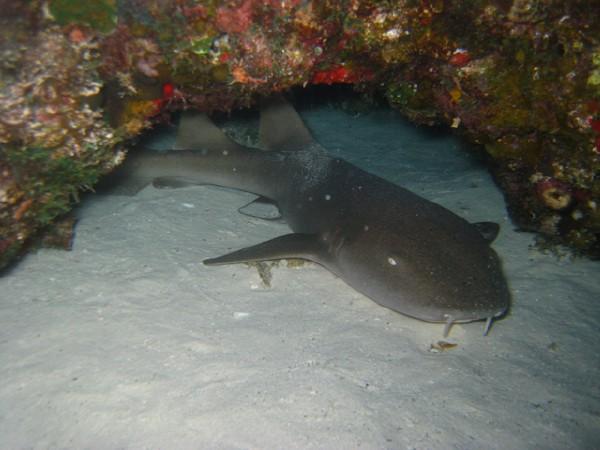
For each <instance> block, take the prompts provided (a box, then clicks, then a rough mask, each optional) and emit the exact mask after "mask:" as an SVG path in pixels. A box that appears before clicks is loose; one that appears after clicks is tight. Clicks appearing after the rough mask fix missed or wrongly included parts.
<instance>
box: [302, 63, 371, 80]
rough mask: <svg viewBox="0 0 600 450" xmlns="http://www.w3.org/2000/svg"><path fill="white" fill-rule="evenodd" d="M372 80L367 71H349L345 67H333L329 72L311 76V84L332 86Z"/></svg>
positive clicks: (369, 72)
mask: <svg viewBox="0 0 600 450" xmlns="http://www.w3.org/2000/svg"><path fill="white" fill-rule="evenodd" d="M373 78H374V74H373V72H372V71H370V70H368V69H350V68H348V67H346V66H342V65H340V66H335V67H333V68H331V69H329V70H325V71H322V72H317V73H315V74H314V75H313V78H312V80H311V83H313V84H333V83H349V84H352V83H358V82H359V81H368V80H372V79H373Z"/></svg>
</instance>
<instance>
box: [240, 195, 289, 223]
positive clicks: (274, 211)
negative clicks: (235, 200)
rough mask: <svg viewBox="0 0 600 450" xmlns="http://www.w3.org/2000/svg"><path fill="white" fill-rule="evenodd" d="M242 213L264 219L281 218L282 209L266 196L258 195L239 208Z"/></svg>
mask: <svg viewBox="0 0 600 450" xmlns="http://www.w3.org/2000/svg"><path fill="white" fill-rule="evenodd" d="M238 212H239V213H240V214H243V215H245V216H249V217H256V218H257V219H263V220H279V219H281V211H279V208H278V207H277V205H276V204H275V203H274V202H273V201H272V200H270V199H268V198H266V197H258V198H257V199H255V200H252V201H251V202H250V203H248V204H246V205H244V206H242V207H241V208H239V209H238Z"/></svg>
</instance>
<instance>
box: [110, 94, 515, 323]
mask: <svg viewBox="0 0 600 450" xmlns="http://www.w3.org/2000/svg"><path fill="white" fill-rule="evenodd" d="M260 139H261V143H262V146H263V147H264V148H265V150H258V149H250V148H247V147H244V146H241V145H239V144H237V143H235V142H233V141H231V140H230V139H228V138H227V137H226V136H225V135H224V134H223V133H222V131H221V130H220V129H218V128H217V127H216V126H215V125H214V124H213V122H212V121H210V119H209V118H208V117H206V116H205V115H202V114H188V115H185V116H183V117H182V123H181V125H180V132H179V136H178V139H177V143H176V148H177V149H176V150H173V151H169V152H166V153H156V152H142V153H137V154H133V155H132V157H131V158H128V159H127V160H126V162H125V163H124V167H123V168H122V169H121V170H122V172H125V173H126V174H127V176H128V177H133V180H136V181H135V182H136V183H137V184H138V185H139V186H143V185H145V184H147V183H148V182H151V181H153V182H154V183H155V184H156V185H162V186H169V185H170V186H180V185H185V184H190V183H191V184H214V185H219V186H224V187H229V188H235V189H240V190H243V191H248V192H251V193H254V194H257V195H259V196H260V197H261V198H264V199H268V200H269V201H271V202H273V203H274V204H275V205H276V206H277V207H278V209H279V211H280V213H281V216H282V218H283V219H284V220H285V221H286V223H287V224H288V225H289V227H290V228H291V230H292V231H293V233H291V234H287V235H284V236H279V237H276V238H274V239H272V240H269V241H266V242H263V243H260V244H257V245H255V246H251V247H247V248H244V249H241V250H238V251H235V252H232V253H229V254H226V255H223V256H221V257H218V258H213V259H208V260H206V261H204V263H205V264H207V265H219V264H232V263H241V262H253V261H264V260H274V259H283V258H302V259H307V260H311V261H314V262H316V263H319V264H321V265H322V266H324V267H326V268H327V269H329V270H330V271H331V272H333V273H334V274H336V275H337V276H339V277H340V278H342V279H343V280H344V281H345V282H346V283H347V284H348V285H350V286H352V287H353V288H354V289H356V290H357V291H359V292H361V293H363V294H365V295H366V296H368V297H369V298H371V299H372V300H374V301H375V302H377V303H378V304H380V305H382V306H385V307H387V308H390V309H392V310H394V311H397V312H399V313H401V314H405V315H408V316H411V317H414V318H416V319H420V320H424V321H428V322H445V323H446V329H445V333H447V332H448V330H449V327H450V326H451V324H452V323H454V322H470V321H475V320H487V325H486V333H487V330H488V328H489V325H490V323H491V320H492V319H493V318H496V317H500V316H501V315H503V314H504V313H505V312H506V311H507V309H508V306H509V298H510V296H509V291H508V287H507V283H506V280H505V277H504V275H503V272H502V268H501V263H500V260H499V258H498V256H497V254H496V253H495V251H494V250H493V249H492V248H491V247H490V245H489V244H490V242H491V241H492V240H493V238H495V235H496V234H497V231H498V227H497V225H495V224H490V223H484V224H471V223H469V222H467V221H465V220H464V219H462V218H461V217H459V216H457V215H456V214H454V213H452V212H451V211H449V210H447V209H445V208H443V207H441V206H439V205H437V204H435V203H433V202H430V201H428V200H426V199H424V198H422V197H419V196H417V195H416V194H414V193H412V192H410V191H408V190H406V189H404V188H402V187H400V186H398V185H395V184H393V183H390V182H388V181H386V180H384V179H383V178H380V177H378V176H376V175H373V174H371V173H368V172H366V171H364V170H362V169H360V168H358V167H356V166H354V165H352V164H350V163H348V162H346V161H344V160H342V159H339V158H334V157H331V156H330V155H328V153H327V152H326V150H325V149H324V148H322V147H321V146H320V145H319V144H318V143H317V142H316V141H315V140H314V139H313V138H312V136H311V135H310V133H309V132H308V130H307V129H306V128H305V126H304V124H303V123H302V121H301V119H300V118H299V116H298V115H297V113H296V111H295V110H294V109H293V108H292V107H291V106H290V105H289V104H288V103H286V102H285V101H283V100H282V99H278V100H275V101H271V102H270V103H268V104H267V105H266V106H265V107H263V108H262V110H261V123H260Z"/></svg>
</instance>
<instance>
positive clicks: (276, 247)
mask: <svg viewBox="0 0 600 450" xmlns="http://www.w3.org/2000/svg"><path fill="white" fill-rule="evenodd" d="M322 254H323V247H322V245H321V243H320V241H319V239H318V236H317V235H314V234H299V233H293V234H286V235H284V236H279V237H276V238H275V239H271V240H269V241H265V242H261V243H260V244H257V245H253V246H252V247H246V248H243V249H241V250H237V251H235V252H232V253H228V254H227V255H223V256H219V257H218V258H211V259H206V260H204V264H206V265H207V266H217V265H223V264H235V263H243V262H256V261H268V260H273V259H286V258H299V259H308V260H310V261H315V262H320V261H321V259H322V258H321V257H320V255H322Z"/></svg>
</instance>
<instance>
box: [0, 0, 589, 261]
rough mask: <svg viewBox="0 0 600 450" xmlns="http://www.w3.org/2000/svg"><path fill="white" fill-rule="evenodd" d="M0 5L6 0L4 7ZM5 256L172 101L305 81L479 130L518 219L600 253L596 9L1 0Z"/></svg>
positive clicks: (527, 1) (247, 97) (1, 255)
mask: <svg viewBox="0 0 600 450" xmlns="http://www.w3.org/2000/svg"><path fill="white" fill-rule="evenodd" d="M5 3H6V5H4V4H5ZM0 6H2V7H3V8H2V13H0V14H1V17H0V22H1V24H2V31H1V32H0V34H1V39H0V52H2V58H1V60H0V74H1V78H0V267H2V266H4V265H6V264H7V262H8V261H9V260H10V259H11V258H12V257H14V256H15V255H16V254H17V253H18V252H19V250H20V249H21V248H22V247H23V246H24V244H25V243H26V242H27V241H28V240H29V239H30V238H31V237H32V236H33V235H34V234H35V233H36V232H37V231H39V230H41V229H44V228H45V227H47V226H48V225H49V224H51V223H52V222H53V221H55V220H56V219H57V218H59V217H60V216H61V215H62V214H64V213H66V212H67V211H68V210H69V209H70V207H71V205H72V203H73V202H74V201H76V199H77V195H78V194H77V193H78V191H79V190H80V189H82V188H83V189H85V188H92V187H93V185H94V184H95V182H96V181H97V180H98V178H99V177H100V176H101V175H102V174H104V173H106V172H108V171H110V170H111V169H112V168H113V167H115V166H116V165H118V164H119V162H120V161H121V160H122V159H123V157H124V151H123V150H122V147H121V145H123V144H124V143H126V141H127V140H128V139H130V138H134V137H135V136H137V135H139V134H140V133H141V132H142V131H143V130H145V129H147V128H149V127H150V126H152V125H153V124H154V123H157V122H159V121H162V120H168V115H169V113H170V112H172V111H176V110H180V109H184V108H197V109H200V110H203V111H215V110H231V109H233V108H237V107H243V106H248V105H251V104H252V103H254V101H255V100H256V99H257V98H259V97H260V96H263V95H268V94H270V93H272V92H278V91H284V90H287V89H290V88H292V87H295V86H306V85H308V84H334V83H346V84H352V85H353V86H354V88H355V89H356V90H358V91H360V92H364V93H370V94H374V93H380V94H382V95H383V96H384V97H385V98H386V99H387V101H388V102H389V104H390V105H391V106H392V107H394V108H397V109H399V110H401V111H402V112H403V113H404V114H406V115H407V116H408V117H409V118H411V119H412V120H413V121H415V122H418V123H422V124H440V123H441V124H447V125H449V126H450V127H452V128H455V129H456V130H457V131H458V132H459V133H461V134H462V135H464V136H465V137H466V138H467V139H469V140H471V141H473V142H476V143H479V144H482V146H481V148H482V150H484V151H485V152H486V153H487V154H488V155H490V157H491V159H492V160H493V170H494V173H495V175H496V177H497V180H498V182H499V184H500V186H501V187H502V188H503V190H504V192H505V194H506V199H507V201H508V205H509V210H510V212H511V215H512V217H513V219H514V220H515V221H516V223H517V224H518V225H519V226H520V227H522V228H524V229H528V230H535V231H539V232H541V233H542V234H543V235H545V236H547V237H548V238H549V239H551V240H552V241H554V242H556V243H563V244H567V245H569V246H571V247H572V248H574V249H576V250H577V251H580V252H582V253H585V254H588V255H591V256H593V257H600V211H599V210H598V202H599V201H600V180H599V179H598V173H599V168H600V36H599V35H598V34H597V30H598V29H600V16H598V15H597V14H594V13H593V11H592V9H593V7H592V6H591V2H588V1H584V0H569V1H566V2H564V1H558V0H512V1H510V0H508V1H506V0H473V1H470V2H450V1H447V0H420V1H417V0H397V1H383V0H371V1H368V0H345V1H319V2H317V1H299V0H281V1H273V0H264V1H259V0H230V1H226V2H218V1H214V0H209V1H197V0H172V1H162V0H120V1H115V0H99V1H96V2H76V1H73V0H48V1H42V0H34V1H30V2H22V3H19V2H17V3H14V2H7V1H5V0H0Z"/></svg>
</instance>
